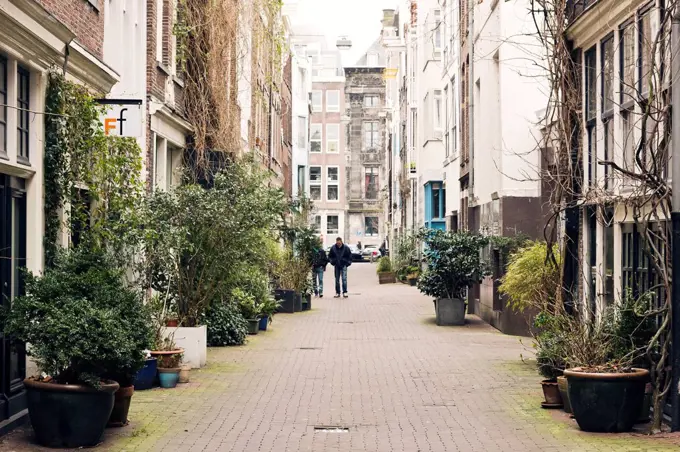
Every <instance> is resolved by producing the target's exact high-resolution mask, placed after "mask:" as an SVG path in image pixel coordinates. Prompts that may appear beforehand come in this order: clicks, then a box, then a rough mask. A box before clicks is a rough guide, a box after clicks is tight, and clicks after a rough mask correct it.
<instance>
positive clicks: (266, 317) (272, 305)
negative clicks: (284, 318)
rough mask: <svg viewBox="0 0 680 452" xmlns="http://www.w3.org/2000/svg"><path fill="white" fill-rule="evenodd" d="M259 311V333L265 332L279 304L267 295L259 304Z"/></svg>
mask: <svg viewBox="0 0 680 452" xmlns="http://www.w3.org/2000/svg"><path fill="white" fill-rule="evenodd" d="M258 304H259V310H260V325H259V326H260V331H267V327H268V326H269V324H270V323H271V322H272V320H273V319H274V314H275V313H276V310H277V309H278V308H279V302H278V301H276V299H275V298H274V297H273V296H272V295H268V296H267V297H266V298H265V299H264V300H261V301H260V302H259V303H258Z"/></svg>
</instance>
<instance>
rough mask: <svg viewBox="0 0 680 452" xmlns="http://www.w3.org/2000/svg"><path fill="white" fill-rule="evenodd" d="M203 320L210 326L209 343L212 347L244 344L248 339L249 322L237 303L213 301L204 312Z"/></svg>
mask: <svg viewBox="0 0 680 452" xmlns="http://www.w3.org/2000/svg"><path fill="white" fill-rule="evenodd" d="M203 322H204V324H205V325H206V326H207V327H208V345H209V346H211V347H222V346H227V345H243V344H244V343H245V341H246V336H247V335H248V322H247V321H246V319H244V318H243V316H242V315H241V311H240V309H239V307H238V306H237V305H236V303H232V302H229V301H216V302H213V304H212V305H211V306H210V309H208V311H207V312H206V313H205V314H204V317H203Z"/></svg>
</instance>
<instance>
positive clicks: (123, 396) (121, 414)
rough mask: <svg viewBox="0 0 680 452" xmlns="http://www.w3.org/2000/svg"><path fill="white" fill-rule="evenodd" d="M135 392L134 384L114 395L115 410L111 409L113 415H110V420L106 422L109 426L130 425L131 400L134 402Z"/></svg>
mask: <svg viewBox="0 0 680 452" xmlns="http://www.w3.org/2000/svg"><path fill="white" fill-rule="evenodd" d="M134 393H135V387H134V386H127V387H125V388H120V389H118V391H116V393H115V394H114V397H113V398H114V403H113V411H111V416H109V422H108V423H107V424H106V426H107V427H125V426H126V425H128V413H129V412H130V402H132V394H134Z"/></svg>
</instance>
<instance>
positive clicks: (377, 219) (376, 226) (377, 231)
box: [364, 216, 380, 237]
mask: <svg viewBox="0 0 680 452" xmlns="http://www.w3.org/2000/svg"><path fill="white" fill-rule="evenodd" d="M369 220H370V221H371V222H373V220H375V224H374V225H373V226H372V227H371V229H374V231H375V232H373V233H371V234H369V233H368V222H369ZM379 236H380V217H379V216H375V217H374V216H365V217H364V237H379Z"/></svg>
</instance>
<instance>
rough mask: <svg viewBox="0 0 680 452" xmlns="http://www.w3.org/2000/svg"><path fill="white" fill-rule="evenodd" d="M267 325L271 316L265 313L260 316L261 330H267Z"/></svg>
mask: <svg viewBox="0 0 680 452" xmlns="http://www.w3.org/2000/svg"><path fill="white" fill-rule="evenodd" d="M267 325H269V316H267V315H265V316H264V317H261V318H260V331H267Z"/></svg>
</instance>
